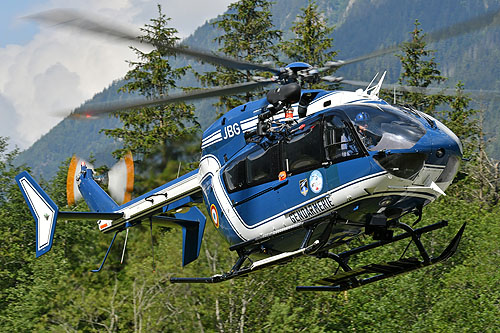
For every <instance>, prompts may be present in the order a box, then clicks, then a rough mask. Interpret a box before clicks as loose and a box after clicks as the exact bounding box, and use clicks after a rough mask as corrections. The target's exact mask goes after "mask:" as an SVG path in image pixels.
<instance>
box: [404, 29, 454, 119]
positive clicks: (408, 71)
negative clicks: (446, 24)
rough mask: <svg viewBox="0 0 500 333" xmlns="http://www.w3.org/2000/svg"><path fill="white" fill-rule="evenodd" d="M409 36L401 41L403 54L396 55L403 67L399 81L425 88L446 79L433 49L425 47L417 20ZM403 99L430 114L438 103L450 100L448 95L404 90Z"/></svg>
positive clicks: (423, 36) (423, 35)
mask: <svg viewBox="0 0 500 333" xmlns="http://www.w3.org/2000/svg"><path fill="white" fill-rule="evenodd" d="M411 36H412V39H411V41H409V42H405V43H403V45H402V47H401V51H402V52H403V54H399V55H396V56H397V57H398V58H399V59H400V60H401V65H402V67H403V69H402V72H401V76H400V78H399V83H400V84H405V85H409V86H411V87H421V88H426V87H428V86H430V85H431V84H439V83H441V82H444V81H446V78H445V77H444V76H442V75H441V72H440V71H439V69H437V63H436V62H435V57H434V53H435V51H434V50H429V49H427V48H426V47H427V43H426V42H425V39H424V38H425V34H423V33H422V29H421V28H420V22H418V20H416V21H415V29H414V30H413V31H412V32H411ZM403 100H404V101H405V103H408V104H411V105H413V106H414V107H416V108H417V109H419V110H421V111H424V112H427V113H431V114H432V113H433V112H434V111H435V109H436V107H437V106H438V105H440V104H442V103H446V102H449V101H450V99H449V97H447V96H444V95H441V94H435V95H425V94H422V93H417V92H405V93H404V94H403Z"/></svg>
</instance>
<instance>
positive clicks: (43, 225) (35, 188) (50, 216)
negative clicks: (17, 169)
mask: <svg viewBox="0 0 500 333" xmlns="http://www.w3.org/2000/svg"><path fill="white" fill-rule="evenodd" d="M16 181H17V184H18V185H19V188H20V189H21V192H22V193H23V196H24V199H25V200H26V202H27V204H28V206H29V207H30V210H31V214H32V215H33V217H34V218H35V222H36V257H37V258H38V257H39V256H41V255H42V254H44V253H46V252H48V251H49V250H50V248H51V247H52V240H53V238H54V231H55V229H56V221H57V214H58V212H59V209H58V208H57V205H56V204H55V203H54V201H52V200H51V199H50V198H49V196H48V195H47V194H46V193H45V192H44V191H43V190H42V188H41V187H40V185H38V184H37V183H36V182H35V180H34V179H33V178H32V177H31V176H30V175H29V174H28V173H27V172H26V171H23V172H21V173H20V174H18V175H17V176H16Z"/></svg>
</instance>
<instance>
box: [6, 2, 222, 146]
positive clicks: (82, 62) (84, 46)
mask: <svg viewBox="0 0 500 333" xmlns="http://www.w3.org/2000/svg"><path fill="white" fill-rule="evenodd" d="M230 2H231V1H229V0H217V1H204V0H183V1H181V0H167V1H163V2H160V3H162V10H163V12H164V13H165V14H166V15H167V16H169V17H172V21H171V22H170V23H171V26H173V27H175V28H177V29H178V30H179V31H180V36H183V37H185V36H187V35H189V33H191V32H192V31H194V29H195V28H196V27H198V26H199V25H201V24H203V23H204V22H205V20H207V19H210V18H212V17H215V16H217V14H220V13H222V12H224V10H225V9H226V7H227V4H228V3H230ZM50 8H75V9H80V10H85V11H87V12H93V13H99V14H100V15H103V16H106V17H110V18H112V19H113V20H114V21H116V22H121V23H123V24H127V25H130V26H134V27H135V30H136V31H138V28H139V27H140V26H143V25H144V24H145V23H147V22H148V21H149V19H151V18H154V17H157V5H156V2H151V1H145V0H107V1H101V0H88V1H76V0H64V1H62V0H50V1H48V2H45V3H42V4H37V5H36V7H34V8H33V11H32V13H36V12H38V11H42V10H47V9H50ZM133 58H134V53H133V52H132V51H131V50H130V49H129V48H128V46H127V44H124V43H122V42H117V41H116V40H113V39H112V38H100V37H99V38H97V37H96V36H92V35H87V34H83V33H81V32H80V31H76V30H73V29H57V28H51V27H42V28H41V29H40V32H39V33H37V34H36V35H35V36H34V38H33V39H32V40H31V41H30V42H28V43H26V44H25V45H8V46H7V47H5V48H0V95H1V97H2V103H1V104H0V114H1V115H2V119H4V118H5V117H6V116H7V115H8V114H11V118H13V117H12V109H15V112H16V113H17V122H16V123H17V127H16V128H15V130H13V131H10V132H9V134H8V135H11V136H12V137H13V140H12V141H14V142H16V143H17V144H20V146H21V147H22V148H27V147H28V146H29V145H31V144H32V143H33V142H34V141H36V140H37V139H38V138H40V136H41V135H43V134H44V133H46V132H47V131H48V130H49V129H50V128H52V127H53V126H54V125H56V124H57V123H58V122H59V121H60V118H57V117H54V116H53V115H54V114H55V113H57V112H60V111H61V110H68V113H69V111H70V110H71V109H73V108H75V107H77V106H79V105H80V104H81V103H82V102H84V101H85V100H86V99H89V98H91V97H92V96H93V95H94V94H95V93H97V92H100V91H101V90H102V89H103V88H105V87H107V86H108V85H109V84H110V83H111V82H112V81H113V80H115V79H118V78H120V77H123V75H125V73H126V72H127V70H128V69H129V67H128V64H127V63H126V62H125V60H130V59H133ZM7 105H8V106H9V107H7ZM12 126H15V124H14V125H12ZM4 128H5V127H0V131H1V132H0V136H6V135H7V133H4V131H5V130H4ZM18 134H20V135H19V137H15V136H16V135H18Z"/></svg>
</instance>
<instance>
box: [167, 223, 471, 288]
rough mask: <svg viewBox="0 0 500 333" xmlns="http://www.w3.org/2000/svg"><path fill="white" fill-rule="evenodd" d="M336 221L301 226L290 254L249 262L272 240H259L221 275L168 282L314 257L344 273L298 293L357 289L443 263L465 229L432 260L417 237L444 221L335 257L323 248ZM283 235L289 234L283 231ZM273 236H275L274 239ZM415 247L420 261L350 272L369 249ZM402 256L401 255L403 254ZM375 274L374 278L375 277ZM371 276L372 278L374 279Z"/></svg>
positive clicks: (227, 277)
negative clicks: (403, 243) (407, 243)
mask: <svg viewBox="0 0 500 333" xmlns="http://www.w3.org/2000/svg"><path fill="white" fill-rule="evenodd" d="M335 222H336V219H335V216H332V215H330V216H328V217H322V218H318V219H315V220H312V221H309V222H308V223H307V224H305V225H302V226H300V227H301V228H306V229H307V230H308V232H307V233H306V235H305V237H304V240H303V242H302V246H301V247H300V248H299V249H298V250H296V251H292V252H284V253H280V254H278V255H274V256H271V257H269V258H265V259H262V260H258V261H255V262H254V261H252V260H251V259H250V257H249V256H250V254H252V253H254V252H256V249H258V247H259V246H260V244H262V243H263V242H265V241H267V240H269V239H270V238H271V236H269V235H268V236H266V237H261V238H259V239H255V240H251V241H247V242H244V243H241V244H237V245H234V246H233V247H232V249H233V250H236V251H237V252H238V256H239V257H238V259H237V260H236V263H235V264H234V266H233V267H232V269H231V270H230V271H229V272H227V273H224V274H217V275H213V276H210V277H185V278H182V277H172V278H170V282H172V283H218V282H222V281H226V280H230V279H233V278H235V277H240V276H244V275H248V274H250V273H252V272H255V271H257V270H260V269H262V268H265V267H269V266H274V265H277V264H281V263H284V262H288V261H290V260H292V259H294V258H296V257H300V256H303V255H313V256H316V257H318V258H329V259H332V260H334V261H336V262H337V263H338V264H339V267H340V268H342V270H343V272H340V273H336V274H334V275H333V276H331V277H327V278H324V279H321V280H319V281H317V283H318V284H320V285H318V286H298V287H296V290H297V291H343V290H348V289H352V288H356V287H360V286H363V285H366V284H368V283H372V282H375V281H379V280H383V279H386V278H389V277H392V276H395V275H399V274H402V273H406V272H410V271H413V270H416V269H419V268H422V267H425V266H429V265H433V264H436V263H438V262H441V261H444V260H446V259H448V258H449V257H451V256H452V255H453V254H454V253H455V252H456V250H457V247H458V244H459V243H460V240H461V238H462V234H463V232H464V229H465V225H466V224H465V223H464V224H463V226H462V227H461V228H460V230H459V231H458V233H457V234H456V236H455V237H454V238H453V240H452V241H451V243H450V244H449V245H448V247H447V248H446V249H445V250H444V251H443V253H441V255H440V256H438V257H436V258H434V257H430V256H429V255H428V253H427V251H426V250H425V248H424V246H423V244H422V242H421V241H420V236H421V235H422V234H424V233H427V232H430V231H433V230H436V229H440V228H443V227H445V226H447V225H448V223H447V222H446V221H441V222H438V223H435V224H432V225H429V226H425V227H422V228H419V229H412V228H411V227H410V226H408V225H406V224H403V223H396V225H395V227H397V228H401V229H403V230H404V231H405V232H404V233H402V234H399V235H396V236H394V237H392V239H390V240H381V241H377V242H374V243H371V244H368V245H364V246H361V247H357V248H354V249H351V250H348V251H345V252H342V253H340V254H335V253H332V252H328V251H327V250H326V248H328V246H327V241H328V238H329V235H330V233H331V230H332V227H333V225H334V224H335ZM322 223H328V224H327V227H326V228H325V229H324V231H323V232H322V235H321V236H320V238H319V239H318V240H316V241H314V242H313V243H312V244H310V245H308V243H309V240H310V238H311V236H312V234H313V232H314V230H315V229H316V227H317V226H318V225H320V224H322ZM284 232H285V233H286V232H288V231H284ZM273 236H275V235H273ZM410 237H411V239H412V241H413V242H414V243H415V245H416V246H417V249H418V250H419V253H420V256H421V257H422V258H421V259H417V258H407V259H403V258H401V259H399V260H396V261H391V262H386V263H381V264H369V265H365V266H361V267H358V268H354V269H353V268H351V267H350V266H349V265H348V264H347V262H348V260H349V258H350V257H351V256H352V255H354V254H358V253H361V252H365V251H369V250H371V249H374V248H377V247H380V246H383V245H386V244H389V243H393V242H396V241H399V240H402V239H406V238H410ZM403 255H404V253H403ZM247 261H249V262H250V263H249V264H247V265H246V266H244V265H243V264H244V263H245V262H247ZM366 274H370V275H371V276H370V277H367V278H359V277H360V276H363V275H366ZM374 274H376V275H374ZM373 275H374V276H373Z"/></svg>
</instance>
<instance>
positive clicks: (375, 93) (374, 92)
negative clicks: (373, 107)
mask: <svg viewBox="0 0 500 333" xmlns="http://www.w3.org/2000/svg"><path fill="white" fill-rule="evenodd" d="M385 74H387V71H385V72H384V74H382V77H381V78H380V80H379V81H378V83H377V84H376V85H375V86H374V87H373V88H371V89H370V90H371V92H370V96H377V97H378V93H379V92H380V88H381V87H382V83H383V82H384V78H385ZM377 76H378V73H377V75H376V76H375V77H377ZM373 80H375V78H373ZM373 80H372V81H373Z"/></svg>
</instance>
